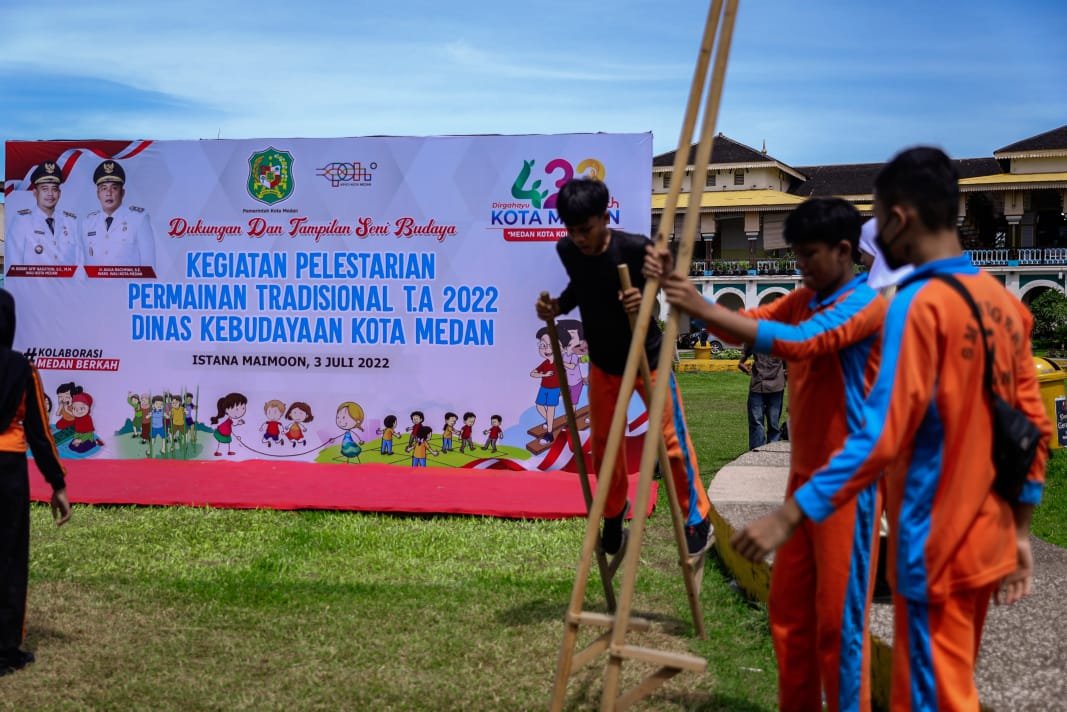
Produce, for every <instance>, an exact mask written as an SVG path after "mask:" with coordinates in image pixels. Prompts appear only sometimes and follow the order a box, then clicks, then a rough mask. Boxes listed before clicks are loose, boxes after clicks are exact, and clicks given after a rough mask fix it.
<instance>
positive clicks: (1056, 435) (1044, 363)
mask: <svg viewBox="0 0 1067 712" xmlns="http://www.w3.org/2000/svg"><path fill="white" fill-rule="evenodd" d="M1034 366H1035V367H1036V368H1037V381H1038V386H1040V388H1041V400H1043V401H1044V402H1045V412H1046V413H1048V418H1049V420H1051V421H1052V440H1051V441H1050V442H1049V447H1050V448H1061V447H1063V446H1064V444H1065V439H1067V371H1065V370H1064V369H1063V368H1061V367H1060V366H1059V365H1057V364H1056V363H1054V362H1053V361H1052V360H1050V359H1047V358H1044V357H1043V356H1034ZM1061 419H1062V425H1061V424H1060V423H1061Z"/></svg>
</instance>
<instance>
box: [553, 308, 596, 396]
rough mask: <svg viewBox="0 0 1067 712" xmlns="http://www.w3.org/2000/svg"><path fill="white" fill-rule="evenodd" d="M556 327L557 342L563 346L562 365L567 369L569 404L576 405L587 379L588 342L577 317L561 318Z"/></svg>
mask: <svg viewBox="0 0 1067 712" xmlns="http://www.w3.org/2000/svg"><path fill="white" fill-rule="evenodd" d="M556 328H557V329H559V344H560V346H562V347H563V354H562V355H563V366H564V368H566V369H567V388H568V389H569V393H570V397H571V405H573V406H575V407H577V406H578V399H579V398H581V397H582V389H583V388H585V384H586V383H588V381H589V376H588V370H589V344H587V343H586V341H585V332H584V331H583V329H582V322H580V321H578V320H577V319H561V320H560V321H557V322H556Z"/></svg>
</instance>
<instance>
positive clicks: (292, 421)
mask: <svg viewBox="0 0 1067 712" xmlns="http://www.w3.org/2000/svg"><path fill="white" fill-rule="evenodd" d="M285 419H286V420H288V421H289V429H288V430H286V431H285V437H286V438H288V439H289V442H291V443H292V444H293V447H296V446H297V445H307V444H308V441H307V435H306V433H307V431H308V429H307V426H306V425H304V423H310V422H311V421H312V420H314V419H315V416H314V415H312V414H311V406H310V405H308V404H307V403H304V402H303V401H293V404H292V405H291V406H289V411H288V412H287V413H286V414H285Z"/></svg>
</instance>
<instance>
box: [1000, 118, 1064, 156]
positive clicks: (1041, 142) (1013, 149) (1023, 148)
mask: <svg viewBox="0 0 1067 712" xmlns="http://www.w3.org/2000/svg"><path fill="white" fill-rule="evenodd" d="M1030 151H1067V125H1065V126H1060V127H1059V128H1058V129H1052V130H1051V131H1046V132H1045V133H1039V134H1037V135H1036V136H1031V137H1030V138H1024V139H1023V140H1021V141H1016V142H1015V143H1009V144H1008V145H1007V146H1005V147H1004V148H998V149H997V150H996V151H993V155H994V156H996V155H997V154H999V153H1027V152H1030Z"/></svg>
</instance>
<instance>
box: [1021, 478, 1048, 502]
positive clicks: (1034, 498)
mask: <svg viewBox="0 0 1067 712" xmlns="http://www.w3.org/2000/svg"><path fill="white" fill-rule="evenodd" d="M1044 493H1045V485H1043V484H1042V483H1040V482H1035V481H1034V480H1027V481H1026V484H1024V485H1023V491H1022V494H1020V495H1019V502H1021V503H1022V504H1041V497H1042V496H1043V495H1044Z"/></svg>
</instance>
